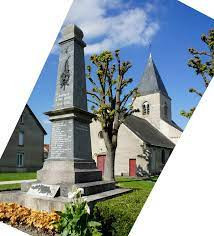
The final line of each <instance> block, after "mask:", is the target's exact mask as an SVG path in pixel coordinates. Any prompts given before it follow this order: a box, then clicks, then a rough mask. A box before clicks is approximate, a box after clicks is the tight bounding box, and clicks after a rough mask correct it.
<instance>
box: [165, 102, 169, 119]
mask: <svg viewBox="0 0 214 236" xmlns="http://www.w3.org/2000/svg"><path fill="white" fill-rule="evenodd" d="M164 115H165V117H166V118H167V116H168V107H167V104H166V102H165V103H164Z"/></svg>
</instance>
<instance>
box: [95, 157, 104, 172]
mask: <svg viewBox="0 0 214 236" xmlns="http://www.w3.org/2000/svg"><path fill="white" fill-rule="evenodd" d="M105 159H106V156H105V155H99V156H97V168H98V169H99V170H101V171H102V175H103V174H104V168H105Z"/></svg>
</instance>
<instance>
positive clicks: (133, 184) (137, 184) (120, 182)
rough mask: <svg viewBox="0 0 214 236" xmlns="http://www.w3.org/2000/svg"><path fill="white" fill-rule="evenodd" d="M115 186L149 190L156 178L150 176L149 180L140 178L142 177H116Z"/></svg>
mask: <svg viewBox="0 0 214 236" xmlns="http://www.w3.org/2000/svg"><path fill="white" fill-rule="evenodd" d="M116 181H117V186H119V187H122V188H131V189H136V190H142V189H143V190H147V191H149V192H150V191H151V190H152V188H153V186H154V184H155V181H156V178H152V179H151V180H142V179H135V178H127V177H117V178H116Z"/></svg>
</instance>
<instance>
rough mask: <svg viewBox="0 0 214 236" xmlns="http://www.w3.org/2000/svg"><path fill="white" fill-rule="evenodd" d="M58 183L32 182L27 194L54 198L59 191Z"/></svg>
mask: <svg viewBox="0 0 214 236" xmlns="http://www.w3.org/2000/svg"><path fill="white" fill-rule="evenodd" d="M59 188H60V186H59V185H48V184H33V185H31V187H30V189H29V190H28V192H27V194H29V195H33V196H38V197H50V198H54V197H55V196H56V194H57V192H58V191H59Z"/></svg>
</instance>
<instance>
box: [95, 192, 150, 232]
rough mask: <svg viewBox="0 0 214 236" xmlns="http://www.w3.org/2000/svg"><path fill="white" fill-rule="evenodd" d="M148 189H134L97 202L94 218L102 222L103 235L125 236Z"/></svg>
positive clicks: (146, 195) (140, 207)
mask: <svg viewBox="0 0 214 236" xmlns="http://www.w3.org/2000/svg"><path fill="white" fill-rule="evenodd" d="M149 193H150V191H148V190H147V189H146V190H134V191H133V192H131V193H128V194H124V195H122V196H120V197H117V198H114V199H110V200H107V201H104V202H98V203H97V204H96V205H95V207H94V212H93V216H94V219H95V220H96V221H98V222H101V224H102V233H103V236H126V235H128V234H129V232H130V230H131V228H132V226H133V224H134V222H135V220H136V219H137V217H138V215H139V213H140V211H141V209H142V207H143V205H144V203H145V201H146V199H147V197H148V195H149Z"/></svg>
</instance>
